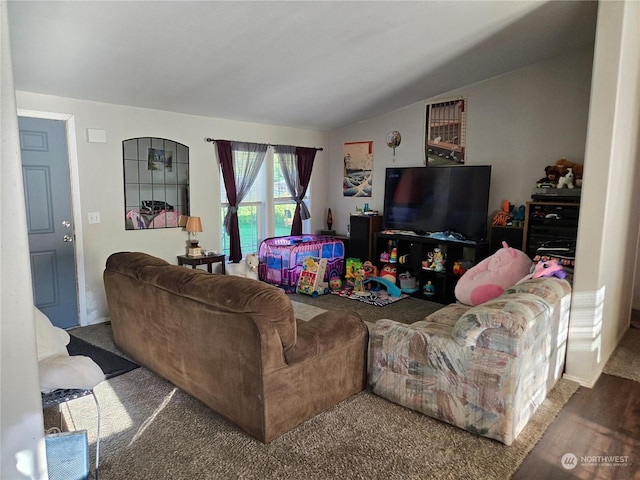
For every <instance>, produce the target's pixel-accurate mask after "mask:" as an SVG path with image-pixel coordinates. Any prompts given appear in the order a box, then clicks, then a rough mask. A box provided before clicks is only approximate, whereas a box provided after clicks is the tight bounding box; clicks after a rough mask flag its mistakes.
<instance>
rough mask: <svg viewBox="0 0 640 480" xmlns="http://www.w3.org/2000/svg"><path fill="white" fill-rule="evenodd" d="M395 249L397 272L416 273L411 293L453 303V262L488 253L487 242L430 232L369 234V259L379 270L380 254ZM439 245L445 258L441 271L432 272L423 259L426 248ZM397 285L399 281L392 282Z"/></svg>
mask: <svg viewBox="0 0 640 480" xmlns="http://www.w3.org/2000/svg"><path fill="white" fill-rule="evenodd" d="M393 247H395V248H396V250H397V256H396V260H397V261H396V263H394V265H395V266H396V270H397V272H396V273H397V275H396V278H397V276H398V275H400V274H401V273H405V272H409V273H411V275H412V276H414V277H416V280H417V283H418V285H417V286H418V289H417V291H416V292H413V293H411V294H410V295H411V296H412V297H416V298H422V299H425V300H430V301H432V302H437V303H444V304H448V303H453V302H455V301H456V298H455V287H456V284H457V283H458V280H459V278H460V276H461V273H455V272H454V265H455V263H456V262H463V263H472V264H474V265H475V264H477V263H478V262H479V261H480V260H482V259H484V258H486V257H487V256H488V255H489V244H488V242H475V243H474V242H470V241H456V240H447V239H438V238H433V237H430V236H417V235H411V234H410V233H395V232H389V231H382V232H376V233H374V238H373V252H374V254H373V258H371V261H372V262H373V263H374V264H375V265H376V266H377V267H378V270H380V269H381V268H382V267H383V266H384V265H385V264H387V263H390V262H381V261H380V255H381V254H383V253H390V248H393ZM435 248H439V249H440V251H441V252H442V253H443V254H446V256H447V261H446V264H445V268H444V271H442V272H436V271H434V270H428V269H425V268H423V265H422V262H423V260H424V261H426V260H427V256H428V254H429V253H430V252H433V250H434V249H435ZM429 282H431V286H432V287H433V289H434V292H433V295H425V293H424V292H425V290H424V287H425V285H428V283H429ZM396 283H397V285H400V282H399V281H397V282H396Z"/></svg>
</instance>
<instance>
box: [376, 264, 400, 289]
mask: <svg viewBox="0 0 640 480" xmlns="http://www.w3.org/2000/svg"><path fill="white" fill-rule="evenodd" d="M396 272H397V268H396V267H395V266H393V265H390V264H386V265H385V266H384V267H382V269H381V270H380V277H381V278H384V279H385V280H387V281H389V282H391V283H393V284H394V285H395V283H396Z"/></svg>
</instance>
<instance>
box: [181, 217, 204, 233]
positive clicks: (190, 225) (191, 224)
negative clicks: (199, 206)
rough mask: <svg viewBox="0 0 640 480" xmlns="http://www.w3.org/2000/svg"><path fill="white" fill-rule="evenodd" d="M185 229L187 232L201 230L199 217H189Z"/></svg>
mask: <svg viewBox="0 0 640 480" xmlns="http://www.w3.org/2000/svg"><path fill="white" fill-rule="evenodd" d="M185 230H187V232H201V231H202V222H201V221H200V217H189V220H187V226H186V229H185Z"/></svg>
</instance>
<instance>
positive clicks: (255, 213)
mask: <svg viewBox="0 0 640 480" xmlns="http://www.w3.org/2000/svg"><path fill="white" fill-rule="evenodd" d="M309 198H310V189H308V190H307V196H306V201H307V205H309V203H310V202H309ZM220 207H221V212H220V213H221V217H220V218H221V221H222V222H224V217H225V215H226V213H227V209H228V208H229V203H228V201H227V192H226V190H225V188H224V181H223V179H222V175H220ZM295 209H296V204H295V202H294V201H293V200H291V194H290V193H289V190H288V189H287V184H286V182H285V180H284V177H283V175H282V171H281V169H280V162H278V160H277V155H276V154H274V153H273V150H272V149H269V151H268V152H267V156H266V157H265V159H264V164H263V165H262V168H261V170H260V174H259V175H258V178H256V181H255V183H254V184H253V185H252V187H251V190H250V191H249V193H248V194H247V196H246V197H245V199H244V200H243V201H242V202H241V203H240V208H238V228H239V230H240V246H241V248H242V254H243V255H246V254H247V253H254V252H257V251H258V248H259V247H260V242H262V240H264V239H265V238H269V237H281V236H286V235H290V234H291V224H292V223H293V213H294V212H295ZM308 223H309V222H308V221H307V222H303V229H304V231H305V232H306V231H307V230H308ZM220 227H221V228H220V231H221V242H220V244H221V246H222V252H223V253H224V254H225V255H229V235H228V234H227V232H226V231H225V229H224V225H221V226H220Z"/></svg>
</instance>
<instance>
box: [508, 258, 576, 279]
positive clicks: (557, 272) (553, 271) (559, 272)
mask: <svg viewBox="0 0 640 480" xmlns="http://www.w3.org/2000/svg"><path fill="white" fill-rule="evenodd" d="M566 276H567V272H565V271H564V268H563V267H562V265H560V262H558V260H557V259H556V258H552V259H551V260H546V261H544V260H540V261H539V262H538V263H537V264H536V266H535V268H534V270H533V272H532V273H530V274H529V275H527V276H526V277H524V278H523V279H522V280H520V281H521V282H524V281H525V280H529V279H530V278H540V277H558V278H559V279H561V280H562V279H563V278H565V277H566ZM518 283H520V282H518Z"/></svg>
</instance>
